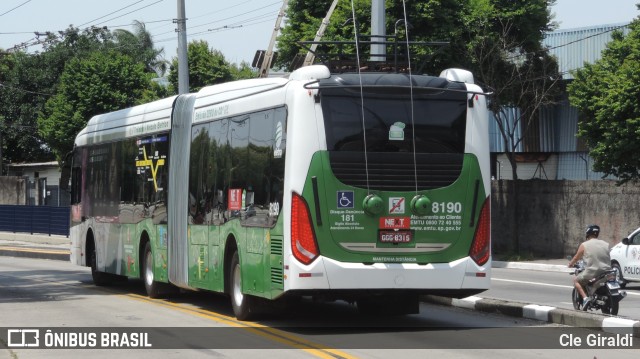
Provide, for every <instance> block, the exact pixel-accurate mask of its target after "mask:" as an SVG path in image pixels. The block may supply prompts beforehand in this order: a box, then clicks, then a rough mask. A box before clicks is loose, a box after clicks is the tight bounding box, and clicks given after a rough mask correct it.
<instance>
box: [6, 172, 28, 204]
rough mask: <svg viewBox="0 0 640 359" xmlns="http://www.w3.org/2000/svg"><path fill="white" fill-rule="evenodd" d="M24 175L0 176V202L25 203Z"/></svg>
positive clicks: (25, 186)
mask: <svg viewBox="0 0 640 359" xmlns="http://www.w3.org/2000/svg"><path fill="white" fill-rule="evenodd" d="M27 181H28V179H27V178H26V177H16V176H0V204H17V205H25V204H27Z"/></svg>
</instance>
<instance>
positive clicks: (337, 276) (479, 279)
mask: <svg viewBox="0 0 640 359" xmlns="http://www.w3.org/2000/svg"><path fill="white" fill-rule="evenodd" d="M293 261H294V262H295V260H293ZM296 263H297V262H296ZM287 277H288V280H287V281H286V283H285V290H353V289H356V290H357V289H380V290H411V291H417V292H420V293H424V294H429V293H437V292H452V293H455V292H456V291H466V290H477V291H482V290H486V289H489V286H490V283H491V260H489V261H488V262H487V263H486V264H485V265H484V266H478V265H477V264H476V263H475V262H474V261H473V260H472V259H471V258H469V257H465V258H461V259H458V260H456V261H453V262H450V263H435V264H425V265H420V264H415V263H374V264H362V263H344V262H338V261H335V260H332V259H329V258H324V257H321V258H318V259H316V261H314V263H312V264H311V265H309V266H303V265H301V264H294V265H290V266H289V273H288V276H287Z"/></svg>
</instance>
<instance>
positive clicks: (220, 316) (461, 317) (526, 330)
mask: <svg viewBox="0 0 640 359" xmlns="http://www.w3.org/2000/svg"><path fill="white" fill-rule="evenodd" d="M7 328H38V329H41V330H43V331H45V330H51V331H52V332H53V333H56V334H59V333H60V332H64V331H65V330H66V331H71V332H74V331H75V332H78V331H80V330H82V331H84V332H89V333H96V332H98V334H100V333H102V331H111V332H116V333H120V335H121V332H122V331H124V330H134V331H140V332H146V333H147V334H148V335H150V336H151V342H152V344H153V345H154V348H156V349H151V350H140V349H135V350H134V349H117V350H88V349H55V350H53V349H24V348H15V347H12V348H10V349H4V350H3V349H0V358H1V359H5V358H13V359H16V358H17V359H22V358H52V357H53V358H56V357H60V358H62V357H65V358H68V357H80V356H87V355H90V356H91V357H94V358H112V357H114V356H117V357H120V358H129V357H131V358H133V357H135V358H152V357H153V358H158V357H162V358H165V357H168V358H174V357H175V358H184V357H189V358H191V357H211V356H214V357H223V356H224V357H232V358H236V357H237V358H240V357H249V356H251V357H255V356H256V355H257V356H260V357H266V358H270V357H273V358H299V357H321V358H355V357H360V358H388V357H403V358H419V357H420V358H423V357H433V356H434V355H435V356H437V357H442V358H485V357H495V356H500V357H518V358H546V357H557V356H560V355H561V356H563V357H566V358H573V357H575V358H584V357H590V358H592V357H599V358H600V357H602V358H604V357H615V358H632V357H633V358H636V357H637V354H638V348H640V347H638V345H637V344H640V342H636V343H635V344H636V345H635V346H634V347H633V349H624V348H622V347H621V346H613V347H610V345H608V344H607V345H605V347H603V348H594V347H586V348H585V347H580V349H579V350H575V341H574V340H573V339H575V338H582V339H583V340H586V338H588V337H589V336H593V337H594V338H595V337H596V336H602V335H604V334H601V333H600V332H594V331H590V330H585V329H575V328H569V327H564V326H558V325H549V324H547V323H542V322H538V321H534V320H528V319H522V318H512V317H506V316H501V315H491V314H486V313H482V312H478V311H470V310H465V309H460V308H453V307H444V306H437V305H432V304H427V303H424V304H422V305H421V313H420V314H419V315H410V316H401V317H383V316H376V315H374V316H362V315H360V314H359V313H358V312H357V310H355V308H354V307H353V306H352V305H349V304H347V303H343V302H336V303H328V304H325V303H314V302H312V301H307V300H303V301H301V302H300V303H298V304H297V305H295V306H292V307H290V308H289V309H287V310H286V311H285V312H282V313H280V314H279V315H271V316H267V317H264V318H263V319H262V320H261V321H259V322H239V321H236V320H235V319H234V318H233V317H232V311H231V308H230V305H229V301H228V299H227V298H226V297H223V296H220V295H214V294H210V293H198V292H189V293H183V294H180V295H177V296H175V297H170V298H167V299H160V300H154V299H149V298H147V297H146V296H144V292H143V287H142V283H141V282H140V281H135V280H130V281H128V282H123V283H120V284H118V285H115V286H111V287H96V286H94V285H93V284H92V282H91V276H90V272H89V271H88V269H87V268H80V267H76V266H72V265H71V264H70V263H68V262H62V261H49V260H40V259H29V258H17V257H8V256H7V257H0V330H7ZM136 328H138V329H136ZM3 334H4V333H3V332H2V331H0V338H2V335H3ZM562 338H564V342H562V340H563V339H562ZM570 338H573V339H570ZM0 342H1V341H0ZM6 342H7V340H5V344H6ZM560 343H563V344H560ZM570 344H571V345H574V347H573V348H572V347H570V346H569V345H570ZM1 345H2V344H1V343H0V346H1ZM562 345H567V348H568V349H561V348H562ZM163 347H167V348H168V349H157V348H163ZM556 348H558V349H556ZM265 349H269V350H265Z"/></svg>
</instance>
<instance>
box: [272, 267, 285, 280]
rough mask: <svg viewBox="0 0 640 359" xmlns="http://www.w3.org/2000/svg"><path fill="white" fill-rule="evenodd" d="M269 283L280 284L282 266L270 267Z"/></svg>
mask: <svg viewBox="0 0 640 359" xmlns="http://www.w3.org/2000/svg"><path fill="white" fill-rule="evenodd" d="M271 283H275V284H282V283H283V282H282V268H276V267H271Z"/></svg>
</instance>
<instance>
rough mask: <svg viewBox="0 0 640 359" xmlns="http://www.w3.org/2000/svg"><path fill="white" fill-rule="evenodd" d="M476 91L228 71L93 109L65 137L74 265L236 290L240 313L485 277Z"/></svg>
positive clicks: (486, 234)
mask: <svg viewBox="0 0 640 359" xmlns="http://www.w3.org/2000/svg"><path fill="white" fill-rule="evenodd" d="M485 101H486V99H485V95H484V94H483V93H482V90H481V89H480V87H478V86H477V85H474V83H473V76H472V75H471V74H470V73H469V72H467V71H464V70H458V69H452V70H446V71H444V72H443V73H442V74H441V75H440V76H439V77H433V76H424V75H413V76H409V75H406V74H380V73H362V74H333V75H332V74H330V72H329V70H328V69H327V68H326V67H325V66H322V65H314V66H308V67H303V68H301V69H298V70H296V71H294V72H293V73H291V75H290V76H289V77H288V78H266V79H252V80H243V81H236V82H229V83H225V84H221V85H215V86H210V87H205V88H203V89H202V90H200V91H199V92H198V93H195V94H188V95H180V96H175V97H172V98H168V99H164V100H160V101H156V102H152V103H149V104H145V105H141V106H136V107H132V108H128V109H124V110H120V111H116V112H112V113H107V114H102V115H98V116H95V117H93V118H92V119H91V120H90V121H89V122H88V124H87V126H86V128H84V129H83V130H82V131H81V132H80V133H79V134H78V136H77V138H76V139H75V147H74V152H73V161H72V168H71V192H72V206H71V241H72V246H71V261H72V262H73V263H75V264H77V265H81V266H89V267H91V271H92V275H93V279H94V281H95V283H96V284H98V285H102V284H105V283H107V282H109V281H111V280H112V279H114V278H115V277H117V276H126V277H131V278H141V279H143V281H144V283H145V286H146V290H147V293H148V295H149V296H151V297H156V296H158V295H161V294H162V293H163V291H164V289H165V288H169V287H173V288H175V287H179V288H182V289H188V290H189V289H193V290H196V289H198V290H200V289H202V290H209V291H214V292H220V293H226V294H228V295H229V296H230V297H231V302H232V306H233V310H234V314H235V315H236V317H237V318H238V319H241V320H244V319H249V318H251V317H252V316H253V314H255V313H256V312H259V311H260V309H261V308H262V307H263V304H265V302H267V301H269V300H280V299H282V300H284V299H286V298H289V297H301V296H313V297H317V298H321V299H330V300H337V299H342V300H346V301H349V302H352V303H357V305H358V307H359V309H361V310H372V309H374V310H377V309H386V310H391V311H394V312H398V313H415V312H417V311H418V310H419V305H418V304H419V295H421V294H438V295H445V296H452V297H465V296H469V295H473V294H476V293H479V292H482V291H484V290H486V289H488V288H489V282H490V273H491V261H490V256H491V249H490V242H491V240H490V182H489V176H490V169H489V136H488V127H489V126H488V115H487V109H486V103H485Z"/></svg>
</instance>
